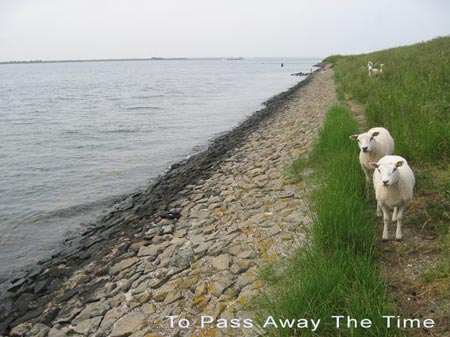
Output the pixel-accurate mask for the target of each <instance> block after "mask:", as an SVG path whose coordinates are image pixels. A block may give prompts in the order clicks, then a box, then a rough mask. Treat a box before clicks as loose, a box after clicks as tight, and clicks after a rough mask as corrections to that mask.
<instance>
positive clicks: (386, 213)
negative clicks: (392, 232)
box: [379, 205, 389, 241]
mask: <svg viewBox="0 0 450 337" xmlns="http://www.w3.org/2000/svg"><path fill="white" fill-rule="evenodd" d="M379 206H380V208H381V210H382V211H383V223H384V228H383V241H387V240H388V237H389V234H388V225H389V207H387V206H386V205H379Z"/></svg>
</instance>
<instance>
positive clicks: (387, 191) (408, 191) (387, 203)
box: [371, 156, 415, 241]
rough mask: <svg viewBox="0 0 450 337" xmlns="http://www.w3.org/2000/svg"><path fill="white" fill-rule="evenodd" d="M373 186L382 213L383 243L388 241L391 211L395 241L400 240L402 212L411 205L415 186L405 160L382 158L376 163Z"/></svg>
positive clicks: (391, 157)
mask: <svg viewBox="0 0 450 337" xmlns="http://www.w3.org/2000/svg"><path fill="white" fill-rule="evenodd" d="M371 166H372V167H373V168H374V169H375V172H374V175H373V185H374V189H375V196H376V199H377V204H378V207H380V208H381V210H382V211H383V222H384V229H383V241H387V240H388V224H389V213H390V212H389V211H390V209H393V210H394V212H393V215H392V221H397V231H396V233H395V239H396V240H397V241H401V240H402V219H403V212H404V211H405V210H406V209H407V208H408V206H409V205H410V204H411V201H412V198H413V190H414V184H415V178H414V173H413V171H412V170H411V168H410V167H409V165H408V163H407V161H406V159H405V158H402V157H400V156H384V157H383V158H381V159H380V160H379V161H378V162H377V163H371Z"/></svg>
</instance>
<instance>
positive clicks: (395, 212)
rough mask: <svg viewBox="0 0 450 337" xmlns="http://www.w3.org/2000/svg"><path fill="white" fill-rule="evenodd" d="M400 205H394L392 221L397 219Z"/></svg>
mask: <svg viewBox="0 0 450 337" xmlns="http://www.w3.org/2000/svg"><path fill="white" fill-rule="evenodd" d="M397 212H398V207H394V212H393V213H392V221H397Z"/></svg>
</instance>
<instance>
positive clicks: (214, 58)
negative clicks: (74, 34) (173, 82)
mask: <svg viewBox="0 0 450 337" xmlns="http://www.w3.org/2000/svg"><path fill="white" fill-rule="evenodd" d="M249 58H250V59H279V58H283V59H286V60H289V59H320V57H309V56H308V57H263V56H261V57H249ZM246 59H248V58H244V57H227V56H223V57H150V58H118V59H114V58H112V59H85V60H83V59H80V60H75V59H74V60H28V61H0V65H7V64H40V63H81V62H130V61H186V60H198V61H206V60H224V61H244V60H246Z"/></svg>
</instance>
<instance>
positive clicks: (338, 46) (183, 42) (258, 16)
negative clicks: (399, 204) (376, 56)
mask: <svg viewBox="0 0 450 337" xmlns="http://www.w3.org/2000/svg"><path fill="white" fill-rule="evenodd" d="M448 35H450V1H448V0H377V1H367V0H0V61H13V60H14V61H19V60H64V59H102V58H149V57H232V56H233V57H238V56H241V57H326V56H328V55H331V54H345V55H348V54H360V53H366V52H371V51H375V50H380V49H387V48H391V47H395V46H400V45H407V44H413V43H417V42H421V41H426V40H430V39H432V38H435V37H438V36H448Z"/></svg>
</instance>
